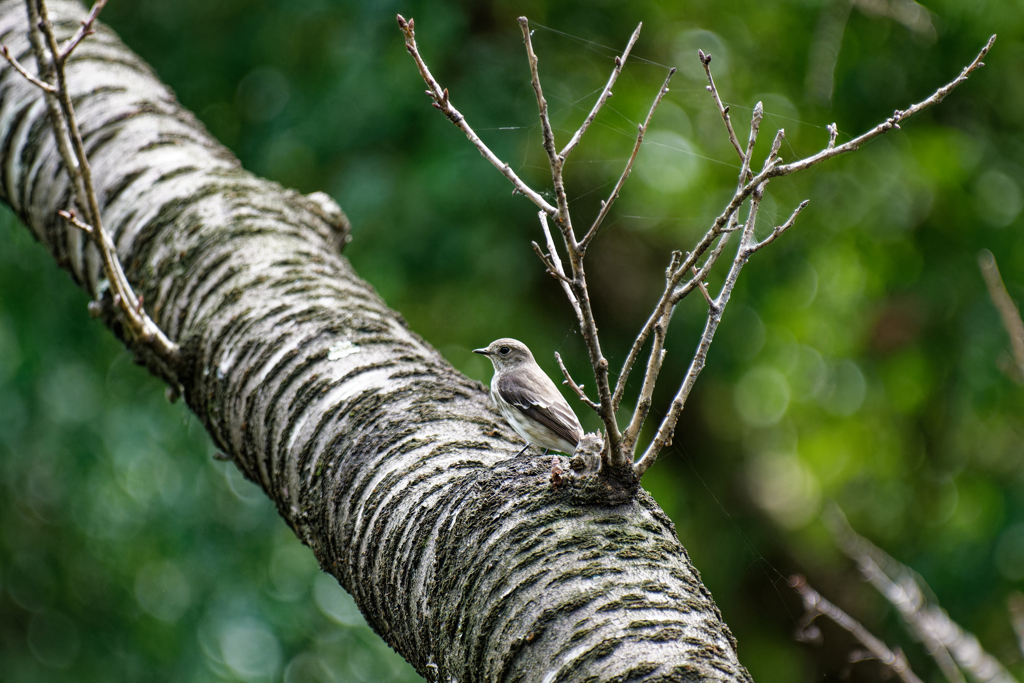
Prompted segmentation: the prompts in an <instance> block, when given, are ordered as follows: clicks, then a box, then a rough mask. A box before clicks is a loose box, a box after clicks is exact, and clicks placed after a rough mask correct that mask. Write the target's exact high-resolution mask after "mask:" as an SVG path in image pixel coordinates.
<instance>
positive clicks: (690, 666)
mask: <svg viewBox="0 0 1024 683" xmlns="http://www.w3.org/2000/svg"><path fill="white" fill-rule="evenodd" d="M51 7H52V9H53V16H54V17H59V21H56V22H55V24H56V25H55V27H54V30H55V31H56V32H57V34H58V35H59V36H60V37H61V38H62V39H67V38H68V37H70V36H71V35H72V34H73V33H74V31H75V30H76V29H77V28H78V25H79V24H78V22H79V21H80V19H82V18H83V17H85V15H86V12H85V10H83V9H82V8H81V7H80V6H77V5H76V4H74V3H70V2H65V1H63V0H51ZM12 8H13V10H18V11H17V12H15V11H13V10H12ZM0 35H5V36H7V37H8V40H9V41H10V42H9V45H10V48H11V52H12V53H13V54H16V55H20V54H24V53H25V52H26V51H28V49H29V47H28V40H27V38H26V37H25V36H26V34H25V14H24V7H23V6H22V5H21V4H20V3H18V4H14V3H12V2H11V1H10V0H0ZM0 66H3V69H5V71H4V73H3V74H2V76H0V77H2V80H3V82H4V84H5V87H4V88H3V89H2V90H0V111H2V112H4V113H5V115H4V116H0V148H2V149H4V150H5V167H4V168H5V176H4V183H2V184H0V199H2V200H3V201H5V202H7V203H8V204H10V205H11V206H12V208H13V209H14V210H15V211H16V212H17V214H18V215H19V216H20V217H21V218H22V220H24V221H25V222H26V223H27V224H28V225H29V226H30V228H31V230H32V231H33V233H34V234H35V235H37V236H38V237H39V239H40V241H41V242H43V243H44V244H45V246H46V248H47V250H48V251H49V252H50V253H51V254H54V255H55V256H56V257H57V258H58V259H59V262H60V263H61V265H62V266H64V267H65V268H67V269H68V270H69V271H70V272H71V273H72V275H73V277H74V279H75V280H76V281H77V282H79V283H83V284H86V286H88V284H87V283H90V282H95V281H96V280H98V279H100V278H102V275H101V274H100V273H101V264H100V262H99V259H97V258H85V257H84V255H83V254H84V253H85V251H86V246H85V245H86V242H87V240H85V239H83V234H82V232H81V229H80V228H77V227H75V226H74V225H72V224H71V223H68V222H66V221H64V220H61V219H59V218H58V217H57V211H58V210H61V209H67V208H69V207H68V206H67V203H68V199H67V198H68V194H69V190H71V185H70V182H69V180H68V177H67V176H65V175H64V174H63V173H61V172H60V171H61V169H62V163H63V162H62V160H61V157H60V155H59V153H58V150H57V148H56V146H55V145H53V144H51V143H50V141H49V137H48V136H44V135H25V134H24V132H25V131H26V130H45V126H46V125H47V124H46V116H47V110H46V108H45V107H44V106H42V103H41V98H42V97H43V95H44V93H43V92H42V91H40V90H39V89H38V88H36V87H35V86H33V85H31V84H30V83H29V82H27V81H25V80H23V79H22V78H20V77H15V74H14V69H13V67H9V66H8V65H7V63H6V62H4V61H3V60H0ZM67 68H68V73H67V76H68V79H67V82H68V84H69V86H70V88H71V98H72V101H73V102H74V103H75V105H76V108H77V109H78V110H79V111H80V112H81V115H82V116H83V119H82V121H81V124H82V128H83V130H84V131H86V132H87V133H89V134H91V133H92V132H93V131H103V134H104V136H108V137H106V138H105V142H104V144H103V145H97V146H96V147H95V149H94V150H93V151H92V154H91V158H90V161H91V163H92V168H93V174H94V175H93V181H94V183H95V186H96V190H97V192H96V196H97V198H98V200H99V202H98V203H99V208H100V210H101V212H102V213H103V215H104V218H105V219H106V220H105V221H104V226H105V228H106V229H109V230H110V232H111V234H114V235H117V236H118V244H119V245H120V252H121V254H122V255H123V257H124V263H125V265H126V267H127V268H128V272H127V275H128V276H129V278H130V280H131V282H132V284H133V285H134V286H135V287H137V291H138V292H139V293H140V294H142V295H144V296H145V300H146V302H147V306H148V307H150V309H151V310H152V312H153V315H154V318H155V320H156V321H157V322H158V323H159V324H160V326H161V327H162V328H163V329H165V330H167V332H168V334H169V336H171V337H172V338H174V339H182V340H188V342H187V346H185V348H186V349H187V353H186V354H184V355H186V356H187V359H188V360H187V363H184V364H183V371H182V373H181V376H180V386H181V389H182V397H183V399H184V401H185V402H186V403H187V405H188V406H189V408H190V409H191V410H192V411H193V412H194V414H195V415H196V416H197V417H198V419H199V420H200V421H201V423H202V424H203V425H204V426H205V427H206V429H207V430H208V432H209V433H210V436H211V438H212V439H213V441H214V445H215V447H216V448H217V449H218V450H219V451H220V452H222V453H224V454H225V455H226V456H228V457H230V458H231V459H232V460H233V462H234V463H235V464H236V465H237V466H238V467H239V468H240V469H241V470H242V471H243V473H244V474H245V476H246V477H248V478H249V479H250V480H252V481H253V482H255V483H256V485H258V486H260V487H261V488H262V490H263V491H265V492H266V494H267V495H268V497H269V498H270V499H271V500H272V501H273V502H274V504H275V505H276V506H277V509H278V511H279V512H280V514H281V516H282V518H283V519H284V520H285V522H286V523H287V524H288V525H289V526H290V527H291V528H292V529H293V530H294V531H295V533H296V534H297V536H298V537H299V538H301V539H302V540H303V542H304V543H305V544H306V545H307V546H308V547H309V548H311V549H312V552H314V553H315V555H316V558H317V560H318V563H319V565H320V566H321V567H322V568H323V569H324V570H325V571H328V572H330V573H331V574H332V575H333V576H335V577H337V578H338V580H339V581H340V582H341V583H342V584H343V585H344V586H346V587H347V588H348V590H349V591H350V592H351V593H352V595H353V597H354V599H355V601H356V604H357V605H358V606H359V608H360V610H361V611H362V612H363V614H364V615H365V616H366V619H367V621H368V622H369V623H370V625H371V626H372V627H373V629H374V630H375V631H376V632H377V633H379V634H381V635H382V636H383V637H384V638H385V639H386V640H387V642H388V643H389V644H390V645H392V646H393V647H394V648H395V649H396V650H398V651H399V652H400V653H401V654H402V655H403V656H404V657H406V659H408V660H409V661H410V662H411V663H412V665H413V666H414V667H415V668H416V669H417V671H419V672H420V673H421V674H422V675H424V676H428V677H429V678H430V680H445V681H447V680H454V679H457V680H463V681H465V680H475V679H479V680H529V679H531V678H533V677H535V676H536V672H537V671H545V672H549V671H550V672H553V675H554V677H555V678H559V679H561V680H583V679H588V678H589V679H592V680H616V679H618V680H627V679H629V678H631V677H635V675H636V672H637V671H638V670H642V671H644V672H645V673H646V675H648V676H649V677H651V678H658V677H660V678H663V679H668V678H670V677H672V676H673V675H676V674H678V672H679V671H685V672H687V674H688V675H692V676H695V677H697V678H704V679H712V678H717V679H719V680H725V681H730V682H731V683H749V681H750V677H749V675H748V674H747V672H746V670H745V669H744V668H743V666H742V665H741V664H740V663H739V661H738V659H737V656H736V643H735V640H734V639H733V638H732V635H731V634H730V633H729V630H728V628H727V627H726V626H725V624H724V623H723V622H722V621H721V616H720V614H719V613H718V610H717V608H716V607H715V605H714V603H713V600H712V598H711V596H710V594H709V593H708V591H707V589H706V588H705V587H704V585H703V584H702V583H701V582H700V578H699V575H698V574H697V572H696V570H695V569H694V568H693V567H692V565H691V564H690V562H689V560H688V559H687V556H686V552H685V550H684V549H683V548H682V546H680V545H679V543H678V539H677V536H676V534H675V531H674V528H673V527H672V524H671V522H670V521H669V520H668V518H667V517H666V516H665V515H664V513H663V512H662V511H661V510H660V509H659V508H658V506H657V505H656V504H655V503H654V501H653V499H651V498H650V497H649V496H648V495H646V494H645V493H643V492H642V491H638V490H637V489H636V488H635V487H633V488H629V489H626V488H615V487H600V490H599V491H598V490H596V489H594V488H590V489H588V488H587V487H586V486H585V484H586V483H587V482H588V481H589V480H587V479H584V478H583V477H582V475H579V474H578V473H577V472H576V471H570V472H565V473H564V476H562V477H561V481H560V484H559V486H557V487H556V486H555V485H554V482H552V476H551V467H550V459H545V458H536V457H530V456H525V457H522V458H515V457H513V456H514V454H515V453H516V452H517V451H518V450H519V448H521V446H522V444H521V442H519V440H518V439H517V438H516V436H515V435H514V434H513V433H512V431H511V429H510V428H509V427H508V426H507V425H506V424H505V423H504V422H503V421H502V420H501V419H500V418H499V417H498V416H497V415H496V414H495V413H494V412H493V410H492V409H491V408H490V407H489V406H488V400H487V396H486V393H485V392H484V391H482V390H481V388H480V386H479V384H478V383H477V382H475V381H471V380H469V379H468V378H466V377H464V376H462V375H460V374H459V373H457V372H456V371H455V370H454V369H453V368H451V366H450V365H449V364H448V363H447V362H446V361H445V360H444V359H443V358H442V357H441V355H440V354H438V353H437V352H436V351H435V350H434V349H432V348H431V347H430V345H429V344H427V343H426V342H425V341H423V339H421V338H420V337H419V336H418V335H416V334H415V333H414V332H412V331H411V330H410V329H409V328H408V326H407V325H406V324H405V323H404V321H402V319H401V317H400V316H398V315H397V314H396V313H395V312H393V311H391V310H389V309H388V308H387V306H386V305H385V303H384V302H383V301H382V300H381V299H380V297H379V296H378V295H377V294H376V293H375V292H374V290H373V288H372V287H371V286H370V285H369V284H368V283H366V282H364V281H362V280H361V279H360V278H359V277H358V276H357V275H356V274H355V272H354V270H353V268H352V266H351V264H349V262H348V261H347V260H346V259H345V258H344V257H342V256H341V255H340V253H339V245H341V244H344V243H345V241H346V238H347V236H348V234H349V227H348V223H347V220H346V219H345V218H344V215H343V214H342V212H341V210H340V209H339V208H338V207H337V206H336V205H335V204H333V202H331V201H330V200H329V199H327V198H325V197H324V196H322V195H316V196H309V197H306V196H302V195H300V194H298V193H296V192H294V191H287V190H284V189H283V188H281V187H280V186H279V185H278V184H276V183H273V182H270V181H266V180H262V179H260V178H257V177H255V176H253V175H252V174H250V173H248V172H246V171H245V170H243V169H242V167H241V164H240V163H239V162H238V160H237V159H235V158H234V157H233V156H232V155H231V153H230V152H229V151H228V150H227V149H225V148H224V147H223V146H222V145H220V144H219V143H218V142H217V141H216V140H214V139H213V138H211V137H210V136H209V133H208V132H207V130H206V129H205V127H204V126H203V125H202V124H201V123H200V122H199V120H198V119H197V118H196V117H195V116H194V115H192V114H190V113H189V112H187V111H185V110H183V109H182V108H181V107H180V105H178V104H177V102H176V101H175V99H174V96H173V93H171V91H170V90H169V89H168V88H166V87H165V86H163V85H161V84H160V83H159V82H158V81H157V80H156V79H155V77H154V76H153V72H152V70H151V69H149V68H147V67H146V66H145V64H144V63H143V62H142V61H141V59H139V58H138V57H136V56H135V55H133V54H132V53H131V52H130V51H129V50H127V49H126V48H125V47H124V46H123V45H122V44H121V43H120V42H119V41H118V40H117V38H116V37H115V36H114V35H113V34H112V32H110V31H106V30H103V31H98V32H97V34H96V36H95V40H87V41H84V42H82V43H81V44H80V45H79V46H78V47H77V48H76V51H75V55H74V57H73V58H72V59H70V60H68V63H67ZM15 111H17V112H23V115H22V116H18V117H15V116H11V115H10V114H11V113H12V112H15ZM86 139H87V141H88V140H91V138H90V137H88V136H87V138H86ZM78 213H79V215H81V216H82V217H83V218H84V216H85V211H84V210H83V211H81V212H78ZM198 217H201V219H199V220H197V218H198ZM82 223H83V224H86V225H90V224H89V223H88V222H87V221H84V220H83V221H82ZM93 227H95V226H93ZM89 252H90V253H91V248H89ZM297 281H298V282H301V283H302V286H301V287H296V286H295V283H296V282H297ZM105 313H106V311H105ZM103 321H104V322H105V323H107V324H108V325H109V326H110V327H111V328H112V329H113V330H114V331H115V332H116V333H118V334H122V333H123V326H122V325H121V323H120V321H119V320H117V319H115V318H114V317H113V315H112V314H111V315H106V314H105V315H104V318H103ZM339 349H343V350H344V352H343V353H338V350H339ZM133 350H134V348H133ZM137 360H138V361H139V362H140V363H143V364H144V365H145V366H146V367H147V368H149V369H150V370H152V371H154V372H157V373H159V372H160V369H159V368H160V366H159V363H158V359H156V358H155V357H154V356H153V355H152V354H149V353H140V354H138V356H137ZM585 438H586V437H585ZM591 439H592V438H591ZM612 509H614V513H615V515H614V519H615V523H614V524H609V523H608V520H609V519H610V518H609V511H610V510H612ZM567 519H571V523H570V524H566V523H565V520H567ZM623 529H628V530H629V533H628V534H627V535H625V536H624V535H623ZM526 547H528V548H529V549H530V554H529V556H527V555H526V554H525V553H524V552H523V549H524V548H526ZM652 558H657V559H652ZM651 586H656V587H658V591H652V590H650V588H651ZM666 596H673V597H672V598H671V599H669V598H668V597H666ZM675 596H678V597H675ZM640 613H643V614H644V615H645V617H644V619H643V620H640V619H637V615H638V614H640Z"/></svg>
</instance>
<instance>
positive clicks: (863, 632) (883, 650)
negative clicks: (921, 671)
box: [789, 575, 922, 683]
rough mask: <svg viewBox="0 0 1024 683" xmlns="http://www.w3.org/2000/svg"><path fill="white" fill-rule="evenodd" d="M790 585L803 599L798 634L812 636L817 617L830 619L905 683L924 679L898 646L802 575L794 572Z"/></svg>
mask: <svg viewBox="0 0 1024 683" xmlns="http://www.w3.org/2000/svg"><path fill="white" fill-rule="evenodd" d="M789 585H790V587H791V588H793V589H794V590H795V591H796V592H797V593H799V594H800V597H801V598H802V599H803V603H804V612H805V613H804V616H803V617H801V618H800V623H799V624H798V626H797V629H798V630H797V633H798V635H797V637H798V638H799V639H801V640H810V639H811V638H809V637H808V636H809V634H813V633H814V631H813V629H816V627H815V626H814V620H815V619H817V618H818V617H826V618H828V619H831V620H832V621H833V622H834V623H835V624H836V625H837V626H839V627H840V628H841V629H843V630H844V631H846V632H847V633H849V634H850V635H852V636H853V637H854V638H856V639H857V640H858V641H859V642H860V644H861V645H863V646H864V647H866V648H867V649H868V651H869V652H870V653H871V655H872V656H873V657H874V658H875V659H877V660H878V661H880V662H882V664H885V665H886V666H888V667H889V668H890V669H892V671H893V673H895V674H896V675H897V676H899V677H900V680H901V681H903V682H904V683H922V681H921V679H920V678H918V677H917V676H916V675H915V674H914V672H913V671H912V670H911V669H910V664H909V663H908V662H907V657H906V655H904V654H903V652H902V651H901V650H899V649H897V650H896V652H893V651H892V650H890V649H889V648H888V647H887V646H886V644H885V643H884V642H882V641H881V640H880V639H879V638H876V637H875V636H874V635H873V634H872V633H871V632H870V631H868V630H867V629H866V628H864V627H863V626H862V625H861V623H860V622H859V621H857V620H856V619H854V618H853V617H851V616H850V615H849V614H847V613H846V612H844V611H843V610H841V609H839V608H838V607H836V606H835V605H833V604H832V603H831V602H829V601H828V600H826V599H825V598H823V597H821V595H820V594H819V593H818V592H817V591H816V590H814V589H813V588H811V587H810V586H809V585H808V584H807V579H806V578H804V577H803V576H799V575H796V576H791V577H790V579H789Z"/></svg>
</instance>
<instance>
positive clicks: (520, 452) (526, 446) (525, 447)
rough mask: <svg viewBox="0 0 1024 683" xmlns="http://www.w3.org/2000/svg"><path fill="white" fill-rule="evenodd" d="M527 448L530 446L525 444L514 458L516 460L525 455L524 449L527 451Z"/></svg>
mask: <svg viewBox="0 0 1024 683" xmlns="http://www.w3.org/2000/svg"><path fill="white" fill-rule="evenodd" d="M529 447H530V444H526V445H525V446H524V447H523V450H521V451H519V452H518V453H516V457H517V458H518V457H519V456H520V455H522V454H523V453H525V452H526V449H527V448H529Z"/></svg>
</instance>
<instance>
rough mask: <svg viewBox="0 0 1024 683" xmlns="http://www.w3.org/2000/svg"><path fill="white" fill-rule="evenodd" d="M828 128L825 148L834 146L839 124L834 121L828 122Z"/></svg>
mask: <svg viewBox="0 0 1024 683" xmlns="http://www.w3.org/2000/svg"><path fill="white" fill-rule="evenodd" d="M827 128H828V146H827V147H826V148H825V149H832V148H833V147H835V146H836V138H837V137H839V126H837V125H836V124H835V123H830V124H828V126H827Z"/></svg>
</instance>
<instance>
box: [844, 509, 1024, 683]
mask: <svg viewBox="0 0 1024 683" xmlns="http://www.w3.org/2000/svg"><path fill="white" fill-rule="evenodd" d="M824 521H825V524H826V526H827V527H828V528H829V531H831V532H832V536H833V538H835V540H836V544H837V545H838V546H839V549H840V550H842V551H843V553H844V554H846V556H847V557H849V558H850V559H851V560H853V561H854V562H855V563H856V564H857V569H858V570H860V573H861V575H862V576H863V577H864V578H865V579H866V580H867V581H868V582H869V583H870V584H871V585H872V586H874V587H875V589H876V590H878V592H879V593H881V594H882V595H883V596H884V597H885V599H886V600H888V601H889V602H890V603H891V604H892V606H893V607H895V608H896V611H897V612H899V615H900V617H902V618H903V621H904V622H905V623H906V624H907V626H908V627H909V629H910V631H911V633H912V634H913V635H914V637H915V638H917V639H918V640H919V641H920V642H921V643H923V644H924V647H925V649H926V650H927V652H928V654H929V655H930V656H931V657H932V659H934V660H935V662H936V664H938V666H939V669H940V670H941V671H942V674H943V676H945V678H946V680H948V681H950V683H965V678H964V673H967V674H968V676H970V678H971V680H974V681H979V682H982V683H1017V682H1016V679H1015V678H1014V677H1013V676H1012V675H1011V674H1010V672H1009V671H1007V670H1006V668H1005V667H1004V666H1003V665H1002V664H1001V663H1000V662H999V660H997V659H996V658H995V657H993V656H992V655H991V654H989V653H988V652H986V651H985V650H984V648H982V647H981V643H980V642H978V639H977V638H976V637H975V636H974V634H972V633H969V632H967V631H965V630H964V629H963V628H962V627H961V626H960V625H959V624H957V623H956V622H955V621H953V619H952V618H950V616H949V614H947V613H946V611H945V610H944V609H942V608H941V607H939V606H938V605H935V604H933V603H931V602H930V601H929V600H928V599H927V598H926V597H925V595H926V593H929V592H930V591H929V590H928V587H927V585H925V583H924V580H923V579H922V578H921V577H920V576H918V575H917V574H915V573H914V572H913V571H912V570H911V569H910V568H909V567H907V566H906V565H904V564H902V563H900V562H898V561H897V560H895V559H894V558H893V557H891V556H890V555H889V554H887V553H886V552H885V551H883V550H882V549H881V548H878V547H877V546H875V545H874V544H873V543H871V542H870V541H869V540H867V539H866V538H864V537H863V536H861V535H859V534H858V533H857V532H856V531H854V530H853V528H852V527H851V526H850V524H849V522H848V521H847V520H846V516H845V515H844V514H843V513H842V511H841V510H839V508H838V507H837V506H834V505H833V506H830V507H829V508H828V509H827V510H826V513H825V515H824ZM1011 614H1012V608H1011ZM1022 647H1024V644H1022Z"/></svg>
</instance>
